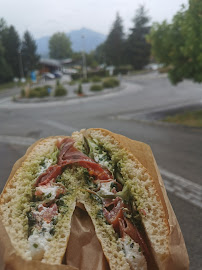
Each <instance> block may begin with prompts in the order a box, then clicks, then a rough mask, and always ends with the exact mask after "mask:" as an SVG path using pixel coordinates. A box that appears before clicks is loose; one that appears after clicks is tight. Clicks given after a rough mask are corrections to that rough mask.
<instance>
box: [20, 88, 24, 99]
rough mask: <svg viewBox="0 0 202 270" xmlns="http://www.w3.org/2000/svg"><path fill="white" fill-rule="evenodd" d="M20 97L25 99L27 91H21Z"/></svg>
mask: <svg viewBox="0 0 202 270" xmlns="http://www.w3.org/2000/svg"><path fill="white" fill-rule="evenodd" d="M20 96H21V97H25V89H21V92H20Z"/></svg>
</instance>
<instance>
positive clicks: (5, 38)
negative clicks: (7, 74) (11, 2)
mask: <svg viewBox="0 0 202 270" xmlns="http://www.w3.org/2000/svg"><path fill="white" fill-rule="evenodd" d="M1 41H2V45H3V47H4V56H5V60H6V62H7V64H8V65H9V66H10V67H11V70H12V73H13V75H14V76H17V77H18V76H19V49H20V38H19V35H18V33H17V31H16V30H15V28H14V26H12V25H11V26H10V27H9V28H5V29H4V30H3V31H2V34H1Z"/></svg>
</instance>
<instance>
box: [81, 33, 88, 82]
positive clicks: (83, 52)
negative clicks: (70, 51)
mask: <svg viewBox="0 0 202 270" xmlns="http://www.w3.org/2000/svg"><path fill="white" fill-rule="evenodd" d="M81 38H82V60H83V77H84V79H87V68H86V55H85V36H84V35H82V36H81Z"/></svg>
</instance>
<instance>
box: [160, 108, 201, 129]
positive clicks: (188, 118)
mask: <svg viewBox="0 0 202 270" xmlns="http://www.w3.org/2000/svg"><path fill="white" fill-rule="evenodd" d="M163 121H165V122H169V123H175V124H180V125H184V126H189V127H202V110H199V111H187V112H184V113H179V114H176V115H174V116H168V117H166V118H165V119H163Z"/></svg>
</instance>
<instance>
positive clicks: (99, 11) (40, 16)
mask: <svg viewBox="0 0 202 270" xmlns="http://www.w3.org/2000/svg"><path fill="white" fill-rule="evenodd" d="M141 4H143V5H144V6H145V7H146V9H147V10H148V15H149V16H150V18H151V21H152V22H154V21H157V22H161V21H163V20H165V19H166V20H168V21H170V20H171V19H172V17H173V15H174V14H175V13H176V12H177V11H178V10H179V9H180V6H181V5H182V4H185V5H186V6H187V5H188V0H71V1H70V0H0V18H1V17H3V18H4V19H5V20H6V22H7V24H8V25H11V24H12V25H14V26H15V28H16V29H17V31H18V32H19V34H20V35H21V36H22V34H23V32H24V31H26V30H29V31H30V32H31V33H32V35H33V36H34V37H35V38H39V37H42V36H47V35H52V34H53V33H55V32H58V31H64V32H69V31H71V30H78V29H81V28H82V27H86V28H89V29H91V30H94V31H97V32H100V33H103V34H106V35H107V34H108V33H109V31H110V28H111V26H112V23H113V22H114V20H115V16H116V13H117V12H119V14H120V16H121V18H122V19H123V25H124V30H125V32H127V31H128V29H129V28H130V27H132V19H133V17H134V15H135V10H136V9H137V8H138V6H139V5H141Z"/></svg>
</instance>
